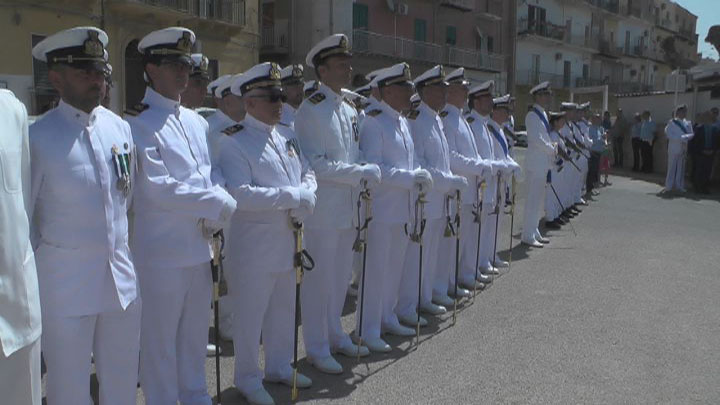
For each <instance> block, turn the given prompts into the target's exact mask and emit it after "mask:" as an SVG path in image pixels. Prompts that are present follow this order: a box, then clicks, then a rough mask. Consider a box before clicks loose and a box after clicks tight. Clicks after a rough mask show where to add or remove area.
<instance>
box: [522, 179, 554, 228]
mask: <svg viewBox="0 0 720 405" xmlns="http://www.w3.org/2000/svg"><path fill="white" fill-rule="evenodd" d="M546 180H547V171H542V172H537V171H530V170H528V172H527V178H526V180H525V181H526V182H527V197H526V200H525V210H524V213H523V231H522V239H523V240H525V241H529V242H531V241H533V240H535V237H536V235H539V234H540V231H539V230H538V225H539V223H540V217H541V215H542V212H543V205H544V203H545V187H546ZM548 192H552V191H548Z"/></svg>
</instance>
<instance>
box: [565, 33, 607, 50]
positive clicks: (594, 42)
mask: <svg viewBox="0 0 720 405" xmlns="http://www.w3.org/2000/svg"><path fill="white" fill-rule="evenodd" d="M565 42H567V43H568V44H572V45H576V46H582V47H585V48H592V49H598V48H599V46H600V39H599V38H598V37H597V36H594V35H591V36H585V35H584V34H583V35H567V33H566V35H565Z"/></svg>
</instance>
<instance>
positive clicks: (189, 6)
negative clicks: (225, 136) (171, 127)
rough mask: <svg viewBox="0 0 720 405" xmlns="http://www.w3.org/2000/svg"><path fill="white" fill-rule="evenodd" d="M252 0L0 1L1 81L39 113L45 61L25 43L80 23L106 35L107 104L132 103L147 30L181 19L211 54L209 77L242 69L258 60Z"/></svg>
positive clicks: (47, 100) (139, 90) (46, 92)
mask: <svg viewBox="0 0 720 405" xmlns="http://www.w3.org/2000/svg"><path fill="white" fill-rule="evenodd" d="M257 10H258V0H56V1H43V0H24V1H22V2H19V1H8V0H0V19H2V21H5V23H4V24H3V25H2V26H0V35H2V37H3V38H5V43H4V45H3V56H4V57H3V63H2V66H0V88H9V89H10V90H12V91H13V92H14V93H15V95H16V96H17V97H18V98H19V99H20V100H21V101H22V102H24V103H25V105H26V107H27V109H28V112H29V113H30V114H34V115H37V114H41V113H43V112H44V111H46V110H47V109H48V108H49V107H51V106H52V104H53V102H54V101H55V99H56V98H57V95H56V93H55V91H54V89H53V88H52V86H51V85H50V83H49V82H48V81H47V72H46V71H47V67H46V66H45V64H44V63H43V62H40V61H37V60H34V59H33V57H32V55H31V50H32V47H33V46H34V45H35V44H37V43H38V42H40V41H41V40H42V39H43V38H45V37H46V36H48V35H50V34H53V33H55V32H57V31H60V30H63V29H67V28H71V27H74V26H81V25H92V26H97V27H101V28H103V29H104V30H105V31H107V33H108V36H109V37H110V42H109V44H108V53H109V56H110V63H111V64H112V66H113V81H114V87H113V89H112V91H111V107H112V109H113V110H114V111H116V112H117V111H122V110H123V109H125V108H126V107H129V106H132V105H134V104H136V103H137V102H139V101H140V100H141V98H142V96H143V93H144V88H145V83H144V81H143V77H142V73H143V71H142V63H141V58H140V54H139V53H138V51H137V44H138V42H139V40H140V39H141V38H142V37H143V36H144V35H145V34H147V33H149V32H150V31H153V30H156V29H160V28H164V27H168V26H184V27H188V28H190V29H192V30H193V31H194V32H195V33H196V35H197V38H198V41H197V43H196V45H195V51H196V52H202V53H204V54H205V55H206V56H207V57H208V58H209V59H210V68H211V72H212V75H213V76H217V75H220V74H225V73H235V72H241V71H243V70H246V69H248V68H249V67H251V66H252V65H253V64H255V63H257V61H258V50H259V48H260V46H259V45H260V44H259V36H260V35H259V32H258V24H257Z"/></svg>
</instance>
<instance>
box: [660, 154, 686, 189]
mask: <svg viewBox="0 0 720 405" xmlns="http://www.w3.org/2000/svg"><path fill="white" fill-rule="evenodd" d="M665 188H666V189H668V190H672V189H678V190H682V189H684V188H685V153H683V152H680V153H668V166H667V174H666V175H665Z"/></svg>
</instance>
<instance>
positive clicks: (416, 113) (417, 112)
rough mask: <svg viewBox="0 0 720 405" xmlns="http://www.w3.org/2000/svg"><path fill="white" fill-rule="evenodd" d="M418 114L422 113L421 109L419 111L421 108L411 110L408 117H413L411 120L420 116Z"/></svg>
mask: <svg viewBox="0 0 720 405" xmlns="http://www.w3.org/2000/svg"><path fill="white" fill-rule="evenodd" d="M418 115H420V111H419V110H410V111H409V112H408V113H407V118H408V119H411V120H414V119H416V118H417V117H418Z"/></svg>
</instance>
